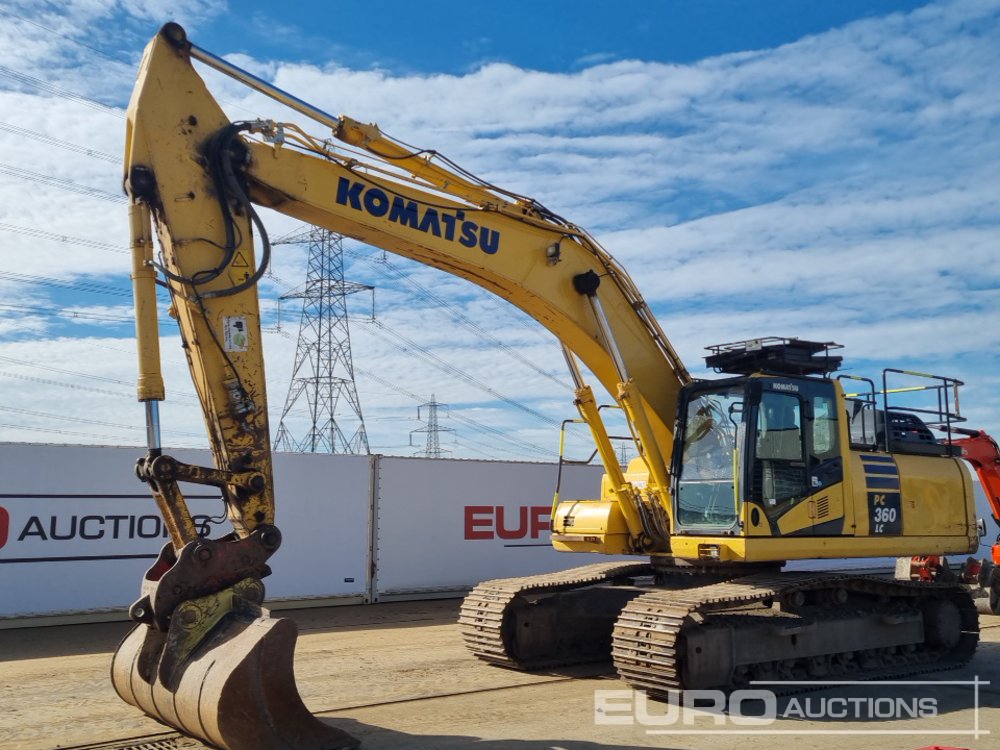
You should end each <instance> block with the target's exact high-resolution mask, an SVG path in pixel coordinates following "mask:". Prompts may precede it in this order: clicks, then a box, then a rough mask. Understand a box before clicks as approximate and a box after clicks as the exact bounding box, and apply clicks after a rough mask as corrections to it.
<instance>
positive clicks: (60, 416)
mask: <svg viewBox="0 0 1000 750" xmlns="http://www.w3.org/2000/svg"><path fill="white" fill-rule="evenodd" d="M0 410H2V411H9V412H12V413H14V414H22V415H24V416H27V417H40V418H42V419H56V420H61V421H63V422H76V423H79V424H92V425H97V426H99V427H117V428H119V429H122V430H139V431H143V432H145V430H146V427H145V425H135V424H119V423H117V422H104V421H101V420H99V419H87V418H86V417H74V416H70V415H69V414H50V413H49V412H44V411H35V410H33V409H19V408H18V407H16V406H3V405H0ZM164 432H165V433H172V434H174V435H182V436H184V437H194V438H197V437H202V436H201V435H197V434H195V433H192V432H179V431H177V430H170V429H169V428H168V429H165V430H164Z"/></svg>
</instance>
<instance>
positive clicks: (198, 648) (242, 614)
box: [111, 527, 359, 750]
mask: <svg viewBox="0 0 1000 750" xmlns="http://www.w3.org/2000/svg"><path fill="white" fill-rule="evenodd" d="M272 528H273V527H272ZM269 531H270V529H258V531H255V532H254V534H252V535H251V537H248V538H247V539H245V540H238V541H233V540H201V541H199V542H194V543H192V544H190V545H187V546H186V547H184V548H183V549H182V550H181V551H180V553H179V554H178V555H177V559H176V560H173V559H172V558H173V552H172V548H171V547H170V545H167V547H165V548H164V550H163V552H162V553H161V556H160V559H159V560H158V561H157V563H156V564H154V566H153V567H152V568H151V569H150V571H149V572H148V573H147V574H146V581H145V582H144V585H143V593H144V596H143V597H142V598H141V599H139V601H137V602H136V603H135V604H134V605H133V606H132V609H131V615H132V617H133V619H135V620H138V621H139V622H138V624H136V626H135V627H134V628H133V629H132V630H131V631H130V632H129V634H128V635H127V636H126V637H125V639H124V640H123V641H122V643H121V645H119V647H118V649H117V650H116V651H115V654H114V658H113V660H112V665H111V679H112V683H113V684H114V688H115V691H116V692H117V693H118V695H119V696H120V697H121V698H122V700H124V701H125V702H126V703H131V704H132V705H133V706H136V707H137V708H139V709H141V710H143V711H145V712H146V713H147V714H149V715H150V716H152V717H153V718H154V719H157V720H158V721H161V722H163V723H164V724H167V725H169V726H171V727H173V728H175V729H177V730H178V731H180V732H183V733H184V734H187V735H191V736H193V737H197V738H199V739H201V740H204V741H205V742H207V743H209V744H211V745H214V746H216V747H218V748H222V750H351V749H352V748H356V747H357V746H358V744H359V742H358V740H356V739H355V738H354V737H352V736H350V735H349V734H347V733H346V732H343V731H342V730H340V729H337V728H335V727H332V726H329V725H327V724H325V723H324V722H322V721H320V720H319V719H317V718H316V717H314V716H313V715H312V714H311V713H310V712H309V709H307V708H306V706H305V704H304V703H303V702H302V699H301V697H300V696H299V692H298V690H297V688H296V687H295V674H294V670H293V657H294V652H295V641H296V638H297V635H298V628H297V627H296V625H295V623H294V622H292V621H291V620H286V619H276V618H272V617H271V616H270V615H269V613H268V611H267V610H266V609H263V608H262V607H261V603H262V602H263V600H264V586H263V584H262V583H261V582H260V579H259V578H257V577H254V576H251V577H247V578H243V579H241V580H239V581H237V582H235V583H233V584H231V585H228V586H226V587H225V588H222V589H220V590H217V591H214V592H210V593H203V589H204V588H205V586H206V585H207V584H205V583H204V581H205V580H206V578H208V579H214V580H215V582H216V583H220V582H224V580H225V578H226V575H231V574H232V573H233V572H234V571H236V570H238V569H239V567H240V566H238V565H235V566H234V565H228V568H229V570H228V572H227V564H226V562H225V560H226V559H227V558H228V559H242V560H245V559H246V555H245V554H244V553H248V552H250V553H251V558H252V549H251V548H252V546H253V545H254V544H260V541H261V537H262V536H263V538H264V540H265V541H266V539H267V534H268V532H269ZM275 531H276V530H275ZM275 541H277V540H275ZM274 546H275V547H276V546H277V545H276V544H275V545H274ZM261 564H262V563H261ZM251 567H253V566H252V565H251ZM219 570H222V571H223V572H224V573H225V574H226V575H215V574H216V573H218V572H219ZM191 581H194V583H190V582H191ZM199 581H200V583H199ZM185 582H187V583H185ZM188 583H190V585H188ZM191 594H202V595H200V596H197V595H196V596H194V597H192V598H187V597H186V596H185V595H187V596H190V595H191ZM178 597H183V598H181V600H180V601H177V598H178ZM157 605H159V609H156V606H157ZM168 608H169V612H167V611H166V610H167V609H168ZM164 623H165V624H166V627H165V628H164V627H163V625H164Z"/></svg>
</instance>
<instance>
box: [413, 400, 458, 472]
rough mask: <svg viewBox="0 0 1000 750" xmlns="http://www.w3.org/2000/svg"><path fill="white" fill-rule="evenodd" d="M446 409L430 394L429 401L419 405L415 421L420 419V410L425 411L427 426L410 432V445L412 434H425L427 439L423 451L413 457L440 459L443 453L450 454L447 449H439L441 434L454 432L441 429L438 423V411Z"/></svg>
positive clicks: (446, 428)
mask: <svg viewBox="0 0 1000 750" xmlns="http://www.w3.org/2000/svg"><path fill="white" fill-rule="evenodd" d="M442 406H443V407H444V408H445V409H447V408H448V407H447V405H446V404H439V403H438V402H437V401H436V400H435V399H434V394H433V393H432V394H431V400H430V401H429V402H428V403H426V404H421V405H420V406H418V407H417V419H422V417H421V416H420V413H421V411H420V410H421V409H426V410H427V426H426V427H420V428H419V429H416V430H410V445H413V435H414V433H418V432H420V433H426V434H427V438H426V440H425V441H424V449H423V450H422V451H417V452H416V453H414V454H413V455H415V456H425V457H427V458H441V457H442V456H443V455H444V454H445V453H450V451H449V450H448V449H447V448H442V447H441V438H440V435H441V433H442V432H454V430H453V429H451V428H450V427H442V426H441V425H440V424H439V423H438V409H439V408H440V407H442Z"/></svg>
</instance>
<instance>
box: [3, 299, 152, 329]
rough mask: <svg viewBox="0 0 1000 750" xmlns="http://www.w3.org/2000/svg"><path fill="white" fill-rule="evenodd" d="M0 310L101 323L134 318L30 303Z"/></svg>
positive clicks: (130, 321) (118, 321) (8, 306)
mask: <svg viewBox="0 0 1000 750" xmlns="http://www.w3.org/2000/svg"><path fill="white" fill-rule="evenodd" d="M0 310H9V311H10V312H17V313H28V314H30V315H40V316H42V317H49V318H68V319H70V320H97V321H100V322H102V323H133V322H134V321H135V319H134V318H132V317H129V316H124V315H122V316H116V315H103V314H101V313H92V312H87V311H85V310H74V309H71V308H60V309H55V310H53V309H52V308H50V307H31V306H30V305H5V304H0ZM160 325H161V326H163V325H166V323H164V322H163V321H160Z"/></svg>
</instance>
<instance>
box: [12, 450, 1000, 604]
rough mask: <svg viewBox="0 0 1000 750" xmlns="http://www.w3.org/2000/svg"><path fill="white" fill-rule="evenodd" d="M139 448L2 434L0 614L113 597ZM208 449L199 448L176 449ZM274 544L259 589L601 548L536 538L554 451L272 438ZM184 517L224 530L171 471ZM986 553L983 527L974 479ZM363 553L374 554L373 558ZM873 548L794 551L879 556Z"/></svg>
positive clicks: (143, 544) (338, 586)
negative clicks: (378, 446)
mask: <svg viewBox="0 0 1000 750" xmlns="http://www.w3.org/2000/svg"><path fill="white" fill-rule="evenodd" d="M142 452H143V451H142V449H139V448H106V447H93V446H53V445H24V444H0V618H17V617H24V616H35V615H51V614H67V613H80V612H88V611H108V610H124V609H125V608H126V607H127V606H128V605H129V604H131V603H132V602H133V601H134V600H135V599H136V598H137V597H138V594H139V585H140V581H141V579H142V575H143V573H144V572H145V570H146V568H148V567H149V566H150V564H151V563H152V561H153V560H154V559H155V557H156V554H157V552H158V551H159V549H160V548H161V547H162V546H163V544H164V543H165V542H166V540H167V536H166V532H165V530H164V528H163V523H162V521H161V520H160V516H159V514H158V513H157V510H156V506H155V504H154V502H153V500H152V498H151V497H150V495H149V492H148V489H147V487H146V486H145V485H144V484H142V483H141V482H139V481H138V480H137V479H136V478H135V475H134V472H133V466H134V464H135V460H136V458H137V457H138V456H139V455H140V454H141V453H142ZM174 455H175V456H176V457H177V458H179V459H180V460H182V461H187V462H191V463H196V464H201V465H210V456H209V454H208V452H207V451H177V452H175V453H174ZM274 472H275V489H276V493H277V498H278V501H277V519H276V520H277V524H278V527H279V528H280V529H281V531H282V534H283V542H282V545H281V548H280V549H279V550H278V551H277V553H276V554H275V555H274V557H273V558H271V567H272V568H273V570H274V574H273V575H272V576H270V577H269V578H267V579H266V580H265V585H266V587H267V595H268V599H270V600H276V599H282V600H289V599H310V598H318V599H330V598H344V599H345V600H346V601H360V600H368V601H377V600H379V599H383V598H389V597H395V596H401V597H406V596H417V595H420V594H422V593H425V592H443V591H461V590H464V589H466V588H468V587H470V586H472V585H474V584H476V583H478V582H479V581H482V580H485V579H488V578H502V577H508V576H519V575H527V574H530V573H541V572H546V571H551V570H558V569H561V568H569V567H574V566H577V565H584V564H586V563H588V562H591V561H592V560H597V559H607V558H602V557H600V556H597V555H579V554H573V555H568V554H562V553H558V552H555V551H554V550H553V549H552V548H551V547H550V546H549V543H548V530H549V529H548V515H549V510H550V504H551V498H552V491H553V489H554V487H555V481H556V467H555V466H554V465H552V464H536V463H506V462H492V461H457V460H448V459H444V460H442V459H438V460H431V459H417V458H390V457H384V456H371V457H368V456H330V455H320V454H282V453H279V454H276V455H275V457H274ZM600 477H601V469H599V468H597V467H590V466H584V467H581V466H570V467H566V468H565V469H564V473H563V484H562V490H561V496H562V498H563V499H567V500H570V499H578V498H587V497H595V496H596V493H597V491H598V487H599V483H600ZM184 490H185V492H187V493H189V494H188V495H187V497H188V499H189V503H190V507H191V510H192V514H193V515H194V516H195V520H196V522H198V524H199V526H200V527H201V528H202V529H203V530H204V532H205V533H208V534H210V535H211V536H221V535H223V534H225V533H227V532H228V531H229V530H230V527H229V525H228V523H227V522H225V520H224V513H223V505H222V502H221V500H220V499H219V497H218V495H217V493H215V491H214V490H212V489H210V488H206V487H197V486H192V485H188V486H185V487H184ZM976 490H977V501H978V505H979V513H980V515H981V516H983V517H985V518H987V519H988V520H987V527H988V529H989V532H988V537H987V538H986V539H985V540H983V541H984V542H985V544H984V546H983V547H982V548H981V549H980V555H981V556H987V557H988V556H989V545H990V544H992V542H993V539H994V537H995V535H996V528H995V524H994V523H993V521H992V520H990V513H989V508H988V506H987V504H986V500H985V496H984V495H983V493H982V490H981V488H980V487H979V486H978V482H977V483H976ZM373 557H374V565H373V564H372V562H373V559H372V558H373ZM887 564H891V563H889V562H887V561H886V560H885V559H884V558H881V559H874V560H856V561H844V560H823V561H803V562H800V563H797V564H796V566H797V567H806V568H830V567H838V568H840V567H851V566H852V565H854V566H857V565H860V566H862V567H869V566H886V565H887Z"/></svg>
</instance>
